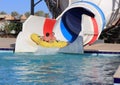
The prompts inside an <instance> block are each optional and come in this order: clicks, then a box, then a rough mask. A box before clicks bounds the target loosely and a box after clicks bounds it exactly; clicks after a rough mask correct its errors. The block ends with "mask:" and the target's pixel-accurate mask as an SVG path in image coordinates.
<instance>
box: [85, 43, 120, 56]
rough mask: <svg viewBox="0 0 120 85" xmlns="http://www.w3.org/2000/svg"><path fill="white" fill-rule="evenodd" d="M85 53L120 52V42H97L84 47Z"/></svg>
mask: <svg viewBox="0 0 120 85" xmlns="http://www.w3.org/2000/svg"><path fill="white" fill-rule="evenodd" d="M84 51H85V53H108V54H109V53H110V54H112V53H113V54H114V53H115V54H120V44H110V43H103V42H96V43H94V44H93V45H87V46H85V47H84Z"/></svg>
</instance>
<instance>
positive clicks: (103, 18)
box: [72, 1, 106, 29]
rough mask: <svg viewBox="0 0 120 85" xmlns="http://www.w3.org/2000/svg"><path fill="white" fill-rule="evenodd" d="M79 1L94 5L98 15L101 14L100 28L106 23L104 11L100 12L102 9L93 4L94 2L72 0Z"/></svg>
mask: <svg viewBox="0 0 120 85" xmlns="http://www.w3.org/2000/svg"><path fill="white" fill-rule="evenodd" d="M79 2H81V3H87V4H90V5H92V6H94V7H95V8H96V9H97V10H98V12H99V13H100V15H101V18H102V22H103V24H102V29H104V26H105V24H106V19H105V15H104V13H103V12H102V10H101V9H100V8H99V7H98V6H97V5H95V4H94V3H91V2H88V1H77V2H74V3H79ZM74 3H72V4H74Z"/></svg>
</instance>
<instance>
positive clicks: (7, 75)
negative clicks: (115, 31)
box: [0, 53, 120, 85]
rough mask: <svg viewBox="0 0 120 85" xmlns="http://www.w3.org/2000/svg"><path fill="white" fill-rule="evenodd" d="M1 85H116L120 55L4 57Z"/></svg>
mask: <svg viewBox="0 0 120 85" xmlns="http://www.w3.org/2000/svg"><path fill="white" fill-rule="evenodd" d="M0 56H1V57H0V84H1V85H5V84H11V85H17V84H21V85H112V84H113V74H114V73H115V71H116V69H117V67H118V66H119V65H120V61H119V60H120V56H114V55H113V56H111V55H110V56H109V55H96V54H82V55H80V54H79V55H78V54H75V55H74V54H62V53H61V54H57V53H56V54H53V55H38V54H37V55H34V54H32V53H31V54H10V53H8V54H0Z"/></svg>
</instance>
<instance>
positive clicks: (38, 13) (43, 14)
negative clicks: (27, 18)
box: [35, 11, 45, 17]
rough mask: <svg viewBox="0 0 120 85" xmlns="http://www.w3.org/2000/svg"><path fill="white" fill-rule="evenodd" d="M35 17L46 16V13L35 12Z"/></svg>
mask: <svg viewBox="0 0 120 85" xmlns="http://www.w3.org/2000/svg"><path fill="white" fill-rule="evenodd" d="M35 15H36V16H43V17H44V16H45V13H44V12H43V11H37V12H35Z"/></svg>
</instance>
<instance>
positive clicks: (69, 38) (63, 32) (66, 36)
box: [60, 20, 72, 42]
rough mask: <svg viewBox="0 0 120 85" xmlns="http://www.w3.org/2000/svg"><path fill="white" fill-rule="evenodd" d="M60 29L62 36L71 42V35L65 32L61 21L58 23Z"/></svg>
mask: <svg viewBox="0 0 120 85" xmlns="http://www.w3.org/2000/svg"><path fill="white" fill-rule="evenodd" d="M60 28H61V31H62V34H63V35H64V37H65V38H66V39H67V40H68V41H69V42H71V40H72V35H71V34H70V33H69V32H68V31H67V30H66V27H65V26H64V24H63V22H62V20H61V22H60Z"/></svg>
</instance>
